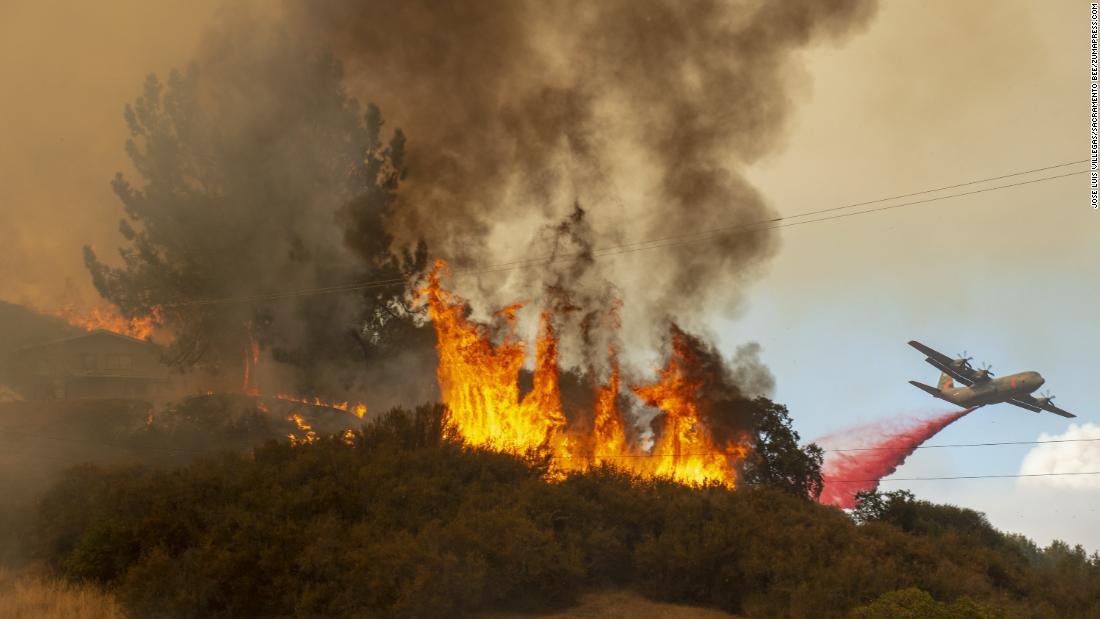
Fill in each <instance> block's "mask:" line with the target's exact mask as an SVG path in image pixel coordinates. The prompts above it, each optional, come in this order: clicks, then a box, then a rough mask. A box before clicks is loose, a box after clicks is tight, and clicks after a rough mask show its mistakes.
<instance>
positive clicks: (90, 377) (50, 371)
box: [9, 329, 178, 400]
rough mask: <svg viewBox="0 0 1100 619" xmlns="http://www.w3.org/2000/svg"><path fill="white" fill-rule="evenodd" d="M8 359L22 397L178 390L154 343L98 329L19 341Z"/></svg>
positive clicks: (163, 394) (150, 395)
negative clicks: (32, 342) (40, 341)
mask: <svg viewBox="0 0 1100 619" xmlns="http://www.w3.org/2000/svg"><path fill="white" fill-rule="evenodd" d="M9 363H10V364H11V368H10V371H9V373H10V374H11V376H12V379H13V380H12V383H13V386H15V387H16V388H17V389H19V392H20V393H21V394H23V396H24V397H26V398H27V399H28V400H74V399H96V398H136V399H147V400H152V399H160V398H168V397H171V396H172V395H173V394H174V393H176V392H177V391H178V388H177V385H176V380H174V379H175V377H174V376H173V374H172V372H171V370H170V369H169V368H168V367H167V366H166V365H164V363H163V362H162V361H161V348H160V347H159V346H157V345H156V344H153V343H152V342H148V341H145V340H139V339H136V338H132V337H129V336H126V335H121V334H118V333H114V332H112V331H106V330H103V329H97V330H95V331H90V332H88V333H84V334H81V335H77V336H74V337H67V338H64V339H60V340H54V341H51V342H46V343H43V344H35V345H32V346H25V347H23V348H20V349H18V350H17V351H15V353H14V354H13V355H12V356H11V358H10V360H9Z"/></svg>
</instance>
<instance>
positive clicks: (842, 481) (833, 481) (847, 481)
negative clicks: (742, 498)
mask: <svg viewBox="0 0 1100 619" xmlns="http://www.w3.org/2000/svg"><path fill="white" fill-rule="evenodd" d="M1063 475H1100V471H1081V472H1070V473H1016V474H1014V475H954V476H945V477H891V478H889V479H886V478H884V479H830V480H828V482H829V483H831V484H863V483H871V482H880V483H881V482H891V481H946V480H951V479H1015V478H1019V477H1061V476H1063Z"/></svg>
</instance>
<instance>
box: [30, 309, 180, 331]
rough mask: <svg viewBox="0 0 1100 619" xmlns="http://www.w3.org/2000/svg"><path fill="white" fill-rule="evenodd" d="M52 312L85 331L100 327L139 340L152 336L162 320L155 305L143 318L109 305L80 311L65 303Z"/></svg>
mask: <svg viewBox="0 0 1100 619" xmlns="http://www.w3.org/2000/svg"><path fill="white" fill-rule="evenodd" d="M52 313H53V315H54V316H57V317H58V318H60V319H62V320H64V321H65V322H67V323H69V324H71V325H73V326H75V327H80V328H81V329H84V330H86V331H96V330H99V329H102V330H104V331H111V332H113V333H118V334H120V335H126V336H129V337H133V338H137V339H139V340H144V339H147V338H149V337H150V336H152V335H153V332H154V331H155V330H156V329H157V328H158V327H159V326H160V325H161V324H162V322H163V316H162V315H161V311H160V309H159V308H156V307H154V308H153V310H152V311H151V312H150V314H149V315H148V316H145V317H143V318H126V317H124V316H122V315H121V314H119V313H118V310H117V309H116V308H115V307H114V306H111V305H103V306H98V307H93V308H91V309H89V310H86V311H80V310H78V309H76V307H74V306H72V305H67V306H65V307H63V308H61V309H59V310H56V311H54V312H52Z"/></svg>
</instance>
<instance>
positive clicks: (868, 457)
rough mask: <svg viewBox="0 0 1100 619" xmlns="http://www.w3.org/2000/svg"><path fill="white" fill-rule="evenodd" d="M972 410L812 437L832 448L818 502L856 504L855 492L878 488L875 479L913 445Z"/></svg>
mask: <svg viewBox="0 0 1100 619" xmlns="http://www.w3.org/2000/svg"><path fill="white" fill-rule="evenodd" d="M972 410H974V409H971V408H968V409H966V410H961V411H955V412H951V413H945V414H942V415H938V416H936V417H932V418H930V419H917V420H910V421H908V422H901V423H898V422H896V421H890V422H885V423H875V424H869V425H866V426H861V427H858V428H852V429H850V430H846V431H844V432H839V433H837V434H831V435H829V436H826V437H823V438H820V439H818V440H817V441H814V442H815V443H817V444H818V445H821V446H822V447H825V448H826V449H830V448H833V449H837V448H839V449H859V450H860V451H832V452H830V453H829V454H828V455H827V456H826V458H825V465H824V467H823V468H822V471H821V476H822V479H823V481H824V482H825V487H824V489H823V490H822V492H821V497H820V498H819V499H818V501H819V502H821V503H823V504H825V505H836V506H837V507H840V508H843V509H851V508H854V507H855V506H856V494H858V493H860V492H863V491H866V490H874V489H876V488H878V484H879V480H881V479H882V478H883V477H886V476H887V475H891V474H893V472H894V471H896V470H897V469H898V467H899V466H901V465H902V464H904V463H905V459H906V458H908V457H909V456H910V455H912V453H913V452H914V451H916V449H917V447H920V446H921V445H922V444H923V443H924V442H925V441H927V440H928V439H930V438H932V437H933V436H935V435H936V434H937V433H939V431H940V430H943V429H944V428H946V427H947V426H949V425H951V424H952V423H954V422H956V421H958V420H959V419H962V418H963V417H964V416H966V415H967V414H968V413H970V412H971V411H972Z"/></svg>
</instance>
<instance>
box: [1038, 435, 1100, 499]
mask: <svg viewBox="0 0 1100 619" xmlns="http://www.w3.org/2000/svg"><path fill="white" fill-rule="evenodd" d="M1082 439H1100V426H1098V425H1096V424H1093V423H1086V424H1083V425H1080V426H1079V425H1077V424H1073V425H1071V426H1070V427H1069V429H1068V430H1066V431H1065V432H1063V433H1062V434H1053V435H1048V434H1046V433H1045V432H1044V433H1043V434H1040V435H1039V440H1040V441H1077V442H1063V443H1045V444H1042V445H1036V446H1035V447H1033V448H1032V449H1031V451H1029V452H1028V453H1027V455H1026V456H1024V461H1023V463H1022V464H1021V465H1020V474H1021V475H1034V474H1041V473H1093V472H1098V471H1100V440H1095V441H1088V440H1082ZM1020 484H1021V485H1028V486H1036V485H1041V486H1048V487H1054V488H1075V489H1086V490H1100V475H1052V476H1049V477H1022V478H1020Z"/></svg>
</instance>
